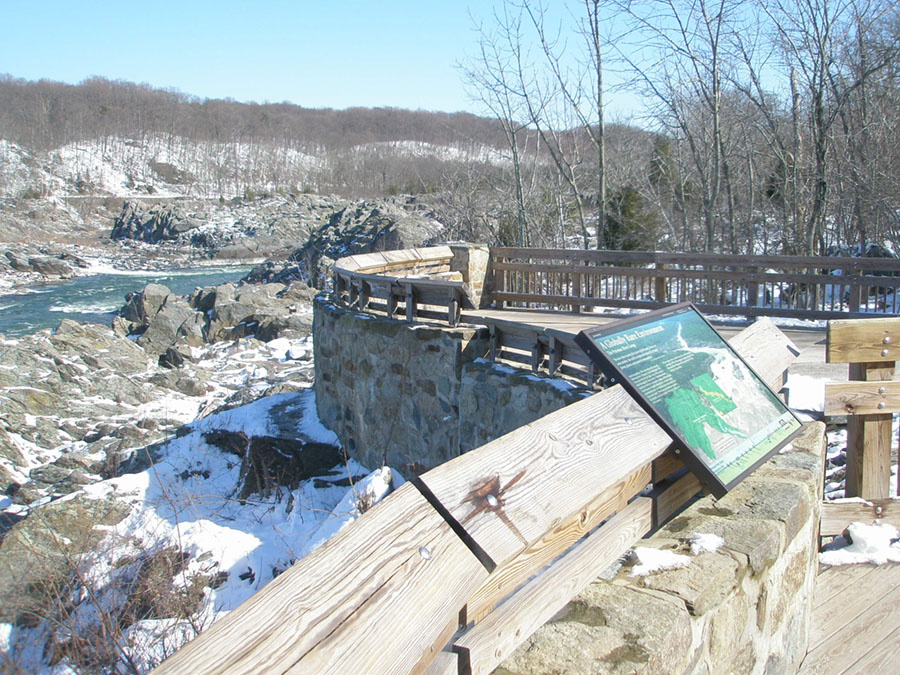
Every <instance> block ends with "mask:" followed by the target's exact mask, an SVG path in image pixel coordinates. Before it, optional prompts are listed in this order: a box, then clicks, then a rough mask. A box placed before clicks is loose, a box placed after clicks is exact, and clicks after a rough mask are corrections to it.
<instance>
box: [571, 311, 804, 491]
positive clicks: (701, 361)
mask: <svg viewBox="0 0 900 675" xmlns="http://www.w3.org/2000/svg"><path fill="white" fill-rule="evenodd" d="M576 342H577V343H578V344H579V346H581V347H582V349H584V350H585V351H586V352H587V353H588V355H589V356H590V357H591V360H593V361H594V363H596V364H597V366H598V367H599V368H600V369H601V370H602V371H603V373H604V374H605V375H606V376H607V377H608V378H609V379H610V380H611V381H613V382H620V383H621V384H622V386H624V387H625V388H626V389H627V390H628V391H629V392H630V393H631V395H632V396H634V398H635V400H637V401H638V402H639V403H641V405H642V406H643V407H644V409H645V410H647V412H648V413H649V414H650V415H651V416H652V417H653V418H654V419H655V420H656V422H657V423H658V424H660V425H661V426H662V427H663V428H664V429H666V430H667V431H668V432H669V434H670V435H671V436H672V437H673V438H674V439H675V440H676V441H677V442H678V443H679V445H680V446H681V447H683V448H684V449H685V450H687V451H688V452H687V454H686V455H685V454H684V453H682V456H683V458H684V461H685V464H687V465H688V467H689V468H690V469H691V470H692V471H694V473H696V474H697V476H698V477H699V478H700V480H701V481H702V482H703V483H704V485H705V486H706V487H707V488H708V489H709V491H710V492H711V493H712V494H713V495H715V496H716V497H721V496H722V495H724V494H725V493H726V492H728V490H730V489H731V488H732V487H734V486H735V485H737V484H738V483H739V482H740V481H741V480H743V479H744V477H745V476H746V475H747V474H748V473H750V472H751V471H753V469H755V468H756V467H757V466H759V465H760V464H761V463H763V462H764V461H765V460H766V459H768V458H769V457H770V456H771V455H772V454H774V453H775V452H776V451H777V450H778V449H779V448H781V447H782V446H783V445H785V444H786V443H787V442H788V441H789V440H790V439H791V438H793V437H794V436H795V435H796V434H797V433H798V432H799V431H800V429H801V426H802V425H801V423H800V421H799V420H798V419H797V418H796V417H795V416H794V414H793V413H792V412H791V411H790V410H789V409H788V408H787V407H786V406H785V405H784V403H782V401H781V399H779V398H778V397H777V396H776V395H775V393H774V392H773V391H772V390H771V389H769V387H768V386H767V385H766V384H765V382H763V380H762V379H761V378H760V377H759V376H758V375H757V374H756V373H755V372H753V370H752V369H751V368H750V367H749V366H748V365H747V364H746V362H745V361H744V360H743V359H742V358H741V357H740V356H739V355H738V354H737V352H735V351H734V350H733V349H732V348H731V347H730V346H729V344H728V343H727V342H725V340H723V339H722V337H721V336H720V335H719V334H718V333H717V332H716V330H715V329H714V328H713V327H712V326H711V325H710V324H709V323H708V322H707V321H706V319H704V318H703V316H701V314H700V313H699V312H698V311H697V309H696V308H695V307H694V306H693V305H691V304H689V303H686V304H681V305H673V306H671V307H667V308H665V309H661V310H657V311H655V312H649V313H647V314H642V315H639V316H637V317H634V318H631V319H625V320H623V321H617V322H615V323H613V324H609V325H607V326H600V327H598V328H592V329H588V330H584V331H582V332H581V333H579V334H578V336H577V337H576Z"/></svg>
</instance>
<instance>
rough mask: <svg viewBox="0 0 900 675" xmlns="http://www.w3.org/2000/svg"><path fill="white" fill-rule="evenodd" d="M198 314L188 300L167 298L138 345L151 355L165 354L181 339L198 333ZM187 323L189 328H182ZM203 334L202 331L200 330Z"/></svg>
mask: <svg viewBox="0 0 900 675" xmlns="http://www.w3.org/2000/svg"><path fill="white" fill-rule="evenodd" d="M195 315H196V312H195V311H194V310H193V309H192V308H191V306H190V305H189V304H188V303H187V300H185V299H184V298H180V297H178V296H175V295H171V294H170V295H169V296H167V297H166V300H165V302H164V303H163V305H162V306H161V307H160V309H159V311H158V312H156V314H155V315H154V316H153V317H152V318H151V319H150V320H149V322H148V324H147V328H146V329H145V330H144V332H143V333H141V336H140V337H139V338H138V340H137V342H138V344H139V345H140V346H141V347H143V348H144V350H145V351H146V352H147V353H148V354H151V355H154V356H157V358H158V355H159V354H162V353H164V352H165V351H166V350H167V349H168V348H169V347H171V346H172V345H174V344H175V342H176V341H177V340H178V338H179V337H182V336H184V335H190V334H192V333H196V332H197V324H196V319H195ZM186 322H189V325H188V326H185V327H184V330H182V327H183V326H184V324H185V323H186ZM200 333H201V334H202V329H201V330H200Z"/></svg>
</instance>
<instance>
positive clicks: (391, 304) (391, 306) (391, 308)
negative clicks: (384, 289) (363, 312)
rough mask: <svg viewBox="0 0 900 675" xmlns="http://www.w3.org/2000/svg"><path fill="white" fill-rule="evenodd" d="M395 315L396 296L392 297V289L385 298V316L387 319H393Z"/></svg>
mask: <svg viewBox="0 0 900 675" xmlns="http://www.w3.org/2000/svg"><path fill="white" fill-rule="evenodd" d="M396 313H397V296H396V295H394V290H393V288H392V289H391V291H390V293H388V296H387V315H388V318H389V319H393V318H394V314H396Z"/></svg>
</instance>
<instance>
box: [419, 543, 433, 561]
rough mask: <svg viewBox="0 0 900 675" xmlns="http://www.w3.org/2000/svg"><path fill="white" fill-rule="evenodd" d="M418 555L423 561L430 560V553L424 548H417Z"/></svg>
mask: <svg viewBox="0 0 900 675" xmlns="http://www.w3.org/2000/svg"><path fill="white" fill-rule="evenodd" d="M419 555H420V556H422V558H423V559H425V560H431V551H429V550H428V549H427V548H425V547H424V546H420V547H419Z"/></svg>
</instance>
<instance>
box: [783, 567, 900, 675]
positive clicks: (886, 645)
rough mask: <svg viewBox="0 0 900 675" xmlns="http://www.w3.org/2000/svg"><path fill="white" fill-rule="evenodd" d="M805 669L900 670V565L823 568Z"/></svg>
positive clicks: (868, 673)
mask: <svg viewBox="0 0 900 675" xmlns="http://www.w3.org/2000/svg"><path fill="white" fill-rule="evenodd" d="M808 649H809V651H808V653H807V655H806V659H804V661H803V665H802V667H801V668H800V672H801V673H816V674H818V675H837V674H838V673H859V674H860V675H881V674H885V675H895V674H896V673H900V564H887V565H879V566H875V565H842V566H839V567H827V568H824V569H822V570H821V571H820V572H819V576H818V578H817V579H816V592H815V596H814V600H813V615H812V617H811V621H810V631H809V648H808Z"/></svg>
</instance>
